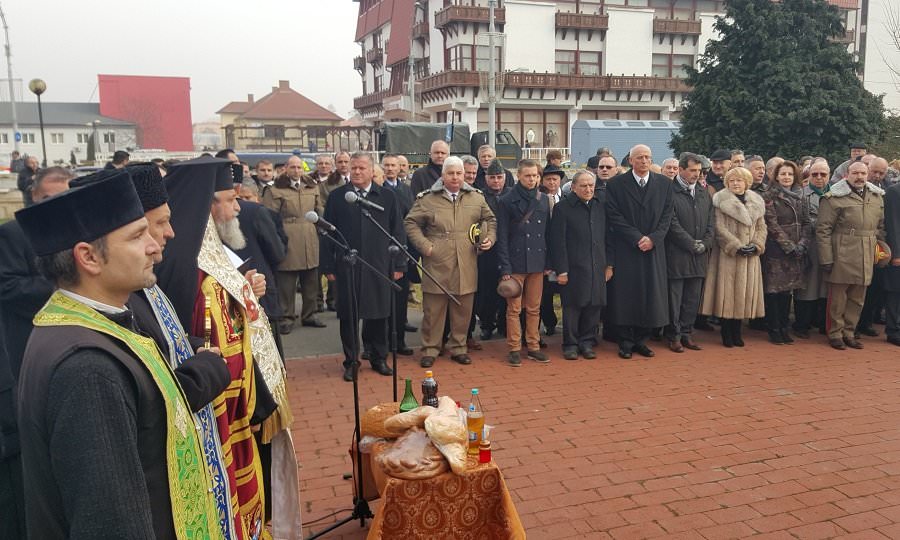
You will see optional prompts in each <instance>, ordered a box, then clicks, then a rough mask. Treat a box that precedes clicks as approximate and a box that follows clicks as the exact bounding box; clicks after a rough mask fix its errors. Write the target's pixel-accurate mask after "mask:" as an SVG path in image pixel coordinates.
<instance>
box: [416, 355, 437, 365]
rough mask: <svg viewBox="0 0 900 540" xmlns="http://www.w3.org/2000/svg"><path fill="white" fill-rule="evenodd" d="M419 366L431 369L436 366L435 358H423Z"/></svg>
mask: <svg viewBox="0 0 900 540" xmlns="http://www.w3.org/2000/svg"><path fill="white" fill-rule="evenodd" d="M419 365H420V366H422V367H431V366H433V365H434V357H433V356H423V357H422V359H421V360H420V361H419Z"/></svg>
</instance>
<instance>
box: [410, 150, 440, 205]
mask: <svg viewBox="0 0 900 540" xmlns="http://www.w3.org/2000/svg"><path fill="white" fill-rule="evenodd" d="M449 155H450V145H449V144H447V142H446V141H444V140H437V141H434V142H433V143H431V150H430V153H429V155H428V164H427V165H425V166H424V167H419V168H418V169H416V171H415V172H414V173H413V175H412V180H410V183H409V187H410V189H411V190H412V193H413V196H415V195H418V194H419V193H422V192H423V191H425V190H426V189H430V188H431V186H433V185H434V183H435V182H437V181H438V180H440V178H441V174H442V168H443V166H444V160H445V159H447V156H449Z"/></svg>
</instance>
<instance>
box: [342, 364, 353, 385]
mask: <svg viewBox="0 0 900 540" xmlns="http://www.w3.org/2000/svg"><path fill="white" fill-rule="evenodd" d="M344 380H345V381H347V382H352V381H353V368H352V367H345V368H344Z"/></svg>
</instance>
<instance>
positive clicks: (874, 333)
mask: <svg viewBox="0 0 900 540" xmlns="http://www.w3.org/2000/svg"><path fill="white" fill-rule="evenodd" d="M859 333H860V334H862V335H864V336H869V337H878V330H875V329H874V328H872V327H871V326H869V327H867V328H860V329H859Z"/></svg>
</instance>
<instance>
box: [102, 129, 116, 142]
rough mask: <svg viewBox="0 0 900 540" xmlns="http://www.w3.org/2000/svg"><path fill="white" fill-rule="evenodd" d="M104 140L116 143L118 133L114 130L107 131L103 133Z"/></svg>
mask: <svg viewBox="0 0 900 540" xmlns="http://www.w3.org/2000/svg"><path fill="white" fill-rule="evenodd" d="M103 142H105V143H109V144H115V143H116V134H115V133H114V132H112V131H107V132H106V133H104V134H103Z"/></svg>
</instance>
